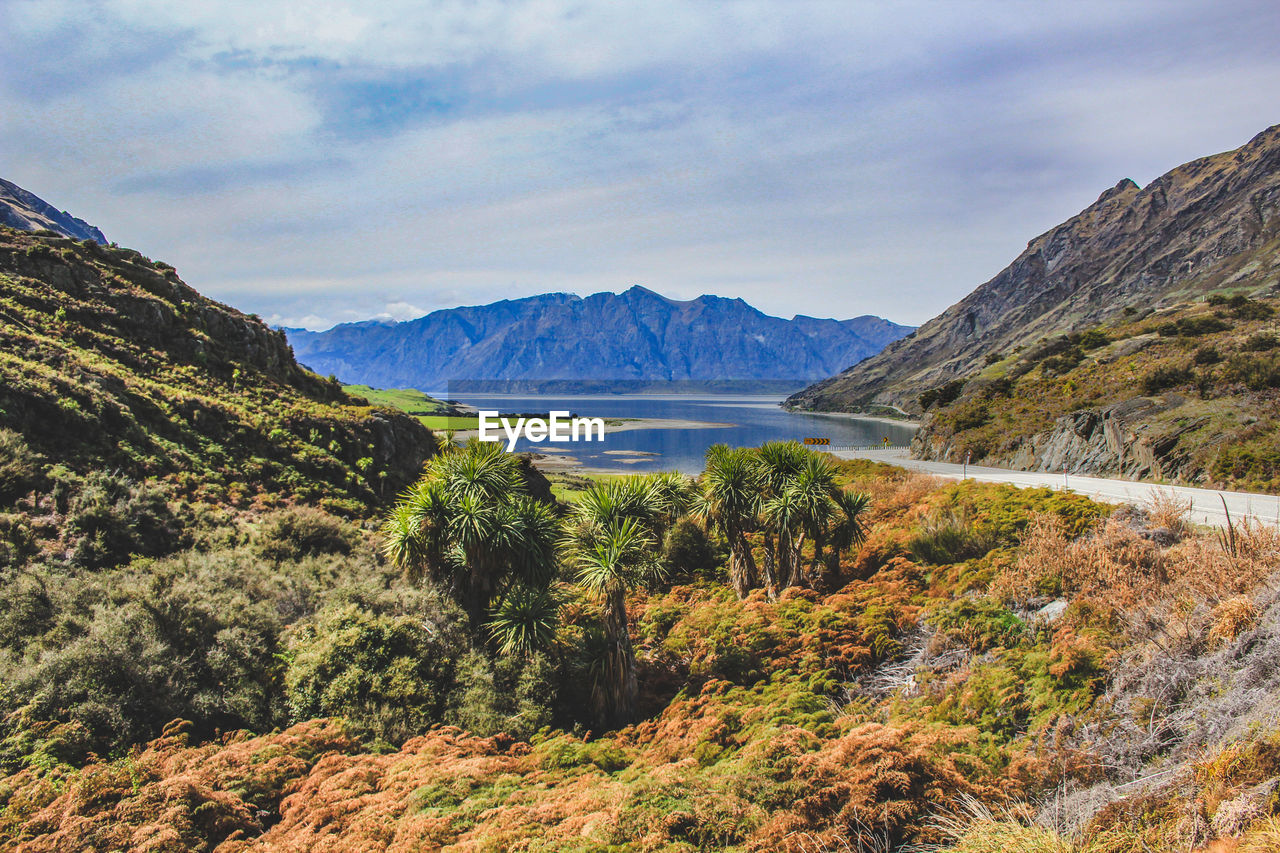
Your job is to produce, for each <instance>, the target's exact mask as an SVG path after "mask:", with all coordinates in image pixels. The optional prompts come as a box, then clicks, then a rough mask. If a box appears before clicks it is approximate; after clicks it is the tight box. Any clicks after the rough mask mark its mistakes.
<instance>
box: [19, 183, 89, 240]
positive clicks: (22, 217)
mask: <svg viewBox="0 0 1280 853" xmlns="http://www.w3.org/2000/svg"><path fill="white" fill-rule="evenodd" d="M0 225H5V226H8V227H9V228H16V229H18V230H19V231H52V232H54V233H55V234H61V235H62V236H64V237H70V238H71V239H73V240H92V241H93V242H95V243H102V244H105V243H106V242H107V238H106V237H104V236H102V232H101V231H99V230H98V229H97V228H94V227H93V226H92V225H90V224H89V223H88V222H85V221H84V220H83V219H77V218H76V217H74V216H72V215H71V214H70V213H67V212H66V211H65V210H58V209H57V208H56V207H54V206H53V205H51V204H49V203H48V202H47V201H45V200H44V199H42V198H40V197H39V196H37V195H36V194H35V193H32V192H28V191H27V190H24V189H23V188H22V187H20V186H18V185H17V184H15V183H12V182H10V181H6V180H4V179H3V178H0Z"/></svg>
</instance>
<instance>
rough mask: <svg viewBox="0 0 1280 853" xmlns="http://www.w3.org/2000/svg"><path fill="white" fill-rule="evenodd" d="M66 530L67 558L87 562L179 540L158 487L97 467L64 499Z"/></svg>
mask: <svg viewBox="0 0 1280 853" xmlns="http://www.w3.org/2000/svg"><path fill="white" fill-rule="evenodd" d="M66 531H67V534H68V535H69V538H70V539H71V540H72V543H73V545H72V555H71V560H72V562H73V563H76V564H78V565H81V566H86V567H89V568H102V567H105V566H113V565H119V564H120V563H123V562H126V561H127V560H128V559H129V558H130V557H131V556H133V555H140V556H159V555H162V554H168V553H172V552H173V551H176V550H177V549H178V548H179V547H180V546H181V545H182V542H183V535H182V532H181V531H180V529H179V528H178V522H177V519H175V518H174V516H173V512H172V511H171V510H170V509H169V505H168V502H167V501H166V496H165V494H164V492H162V491H160V490H159V489H158V488H155V487H154V486H149V485H145V484H140V483H135V482H133V481H132V480H130V479H128V478H127V477H123V476H121V475H120V474H117V473H107V472H101V471H97V472H94V473H92V474H90V475H89V476H88V477H86V478H85V480H84V483H83V485H82V486H81V488H80V491H79V493H78V494H76V495H75V496H74V497H73V498H71V499H70V500H69V501H68V506H67V519H66Z"/></svg>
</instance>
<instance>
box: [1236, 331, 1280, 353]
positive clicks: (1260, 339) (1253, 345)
mask: <svg viewBox="0 0 1280 853" xmlns="http://www.w3.org/2000/svg"><path fill="white" fill-rule="evenodd" d="M1277 347H1280V338H1278V337H1276V335H1275V333H1274V332H1258V333H1257V334H1255V335H1250V336H1249V337H1247V338H1245V341H1244V345H1243V347H1242V348H1243V349H1244V350H1245V351H1246V352H1269V351H1271V350H1273V349H1276V348H1277Z"/></svg>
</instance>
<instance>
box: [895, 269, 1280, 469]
mask: <svg viewBox="0 0 1280 853" xmlns="http://www.w3.org/2000/svg"><path fill="white" fill-rule="evenodd" d="M1277 304H1280V300H1277V299H1276V298H1275V297H1272V296H1256V297H1248V296H1245V295H1242V294H1238V293H1237V294H1234V295H1222V294H1215V295H1212V296H1210V297H1209V298H1208V299H1206V300H1205V301H1204V302H1198V303H1193V304H1183V305H1178V306H1175V307H1173V308H1171V309H1168V310H1164V311H1161V312H1159V313H1154V314H1149V315H1147V316H1138V314H1137V313H1136V312H1135V313H1131V314H1130V315H1129V316H1126V317H1123V318H1120V319H1119V320H1117V321H1116V322H1114V323H1111V324H1108V325H1106V326H1105V327H1100V328H1096V329H1090V330H1088V331H1085V332H1082V333H1075V334H1071V335H1064V336H1059V337H1055V338H1052V339H1050V340H1046V341H1044V342H1043V343H1042V344H1040V345H1039V346H1036V347H1032V348H1029V349H1027V350H1025V351H1022V352H1020V353H1015V354H1008V355H998V356H997V357H996V358H994V359H993V360H992V361H991V362H990V363H989V364H988V365H987V367H986V368H985V369H984V370H983V371H981V372H980V373H979V374H977V375H975V376H973V377H969V378H968V379H966V380H956V381H953V382H950V383H948V384H946V385H943V386H941V387H939V388H936V389H932V390H930V391H928V392H926V393H925V394H924V395H922V396H921V398H920V404H921V406H922V407H924V408H925V409H926V410H927V414H928V417H927V420H926V422H925V426H924V429H923V430H922V432H921V434H920V441H922V442H923V443H924V444H926V445H928V446H929V447H931V448H933V449H934V450H935V452H945V453H948V454H949V456H950V458H952V459H953V460H960V459H963V458H964V457H965V456H966V455H968V456H969V457H970V459H971V460H972V461H973V462H975V463H983V462H985V463H988V464H996V465H1007V464H1009V463H1011V462H1014V461H1015V460H1021V461H1022V462H1025V459H1023V457H1022V456H1020V455H1019V454H1020V453H1022V452H1023V451H1024V450H1025V449H1026V448H1027V447H1028V446H1030V445H1034V444H1035V442H1036V441H1040V440H1042V439H1043V438H1044V437H1045V436H1048V435H1049V434H1050V433H1051V431H1053V430H1054V429H1055V428H1057V427H1058V426H1059V419H1062V418H1065V417H1067V416H1071V415H1073V414H1075V413H1080V412H1086V413H1087V412H1104V411H1110V410H1111V408H1112V407H1116V406H1122V405H1123V406H1125V407H1126V408H1125V409H1124V411H1123V412H1122V413H1121V414H1120V415H1119V416H1118V417H1119V423H1121V424H1123V427H1122V428H1123V429H1124V430H1126V431H1127V432H1126V433H1125V435H1126V436H1127V438H1126V439H1125V440H1126V441H1129V442H1131V443H1133V445H1134V446H1133V447H1129V448H1127V451H1128V452H1129V454H1130V457H1131V458H1133V457H1135V456H1137V457H1143V458H1148V457H1149V458H1151V459H1154V460H1155V463H1156V464H1155V466H1154V467H1151V466H1148V468H1149V469H1150V470H1146V472H1145V475H1146V476H1149V477H1155V478H1157V479H1166V480H1171V481H1181V482H1191V483H1196V484H1203V485H1206V486H1210V487H1216V488H1232V489H1244V490H1251V491H1266V492H1275V491H1280V421H1277V420H1276V417H1275V414H1274V413H1275V411H1276V404H1277V401H1280V353H1278V352H1277V346H1278V344H1277V341H1280V337H1278V336H1277V335H1278V332H1277V328H1276V321H1275V311H1276V307H1277ZM1144 397H1145V398H1148V399H1147V400H1146V401H1145V402H1143V401H1142V400H1141V399H1140V398H1144ZM1135 400H1137V401H1138V402H1139V403H1141V405H1134V401H1135ZM1139 444H1140V445H1141V446H1140V447H1139V446H1138V445H1139ZM1097 473H1102V474H1114V473H1122V472H1121V471H1120V467H1119V463H1116V465H1114V466H1113V467H1112V468H1110V469H1106V470H1099V471H1097Z"/></svg>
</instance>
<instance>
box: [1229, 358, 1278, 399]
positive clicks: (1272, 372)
mask: <svg viewBox="0 0 1280 853" xmlns="http://www.w3.org/2000/svg"><path fill="white" fill-rule="evenodd" d="M1222 378H1223V379H1224V380H1226V381H1227V382H1238V383H1240V384H1241V385H1244V386H1245V387H1246V388H1248V389H1249V390H1251V391H1262V390H1265V389H1267V388H1280V358H1277V357H1276V356H1274V355H1272V356H1260V355H1246V354H1245V353H1236V354H1235V355H1233V356H1231V357H1230V358H1229V359H1227V363H1226V364H1225V365H1223V367H1222Z"/></svg>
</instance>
